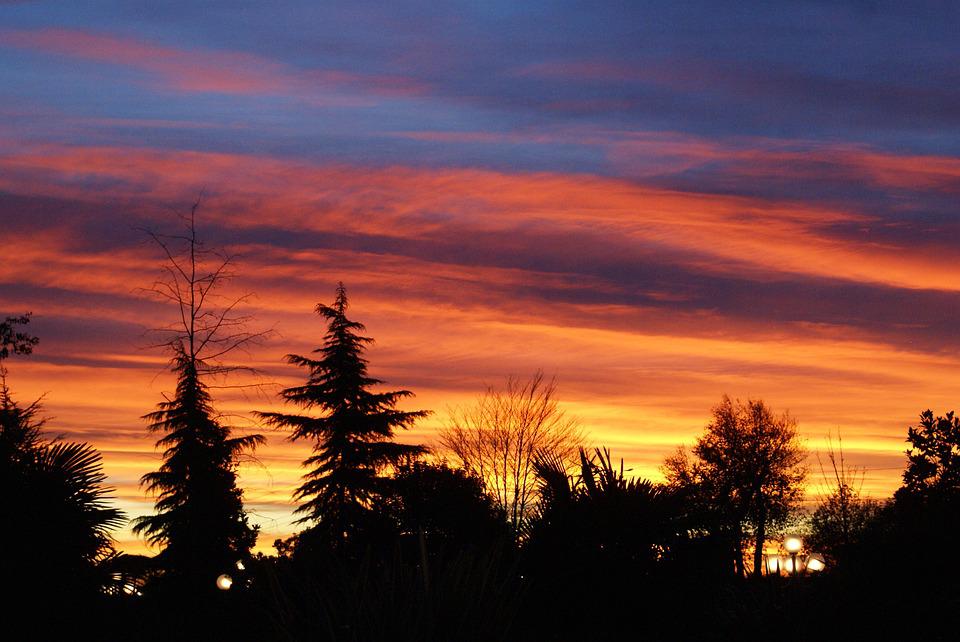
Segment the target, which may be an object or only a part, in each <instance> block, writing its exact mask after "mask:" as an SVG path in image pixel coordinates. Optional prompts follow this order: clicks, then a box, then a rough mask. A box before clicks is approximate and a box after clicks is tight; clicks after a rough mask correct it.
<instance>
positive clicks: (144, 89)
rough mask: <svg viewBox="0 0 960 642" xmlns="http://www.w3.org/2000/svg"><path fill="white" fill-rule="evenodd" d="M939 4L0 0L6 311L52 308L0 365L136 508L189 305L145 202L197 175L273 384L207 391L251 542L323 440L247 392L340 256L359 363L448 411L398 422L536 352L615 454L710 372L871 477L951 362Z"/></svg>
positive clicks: (815, 448) (944, 36) (952, 34)
mask: <svg viewBox="0 0 960 642" xmlns="http://www.w3.org/2000/svg"><path fill="white" fill-rule="evenodd" d="M958 29H960V6H958V5H957V4H956V3H951V2H916V3H901V2H881V1H877V2H872V1H869V0H860V1H850V2H833V1H831V2H826V1H813V0H811V1H807V2H803V1H792V2H778V1H772V2H763V3H746V2H717V1H711V2H673V1H671V2H612V1H611V2H549V3H546V2H525V3H516V2H502V1H499V0H490V1H486V2H470V3H467V2H446V3H434V2H389V3H384V2H363V1H357V0H354V1H351V2H324V3H317V2H306V1H304V2H296V1H284V2H280V1H277V2H271V3H262V2H238V1H235V0H230V1H223V2H220V1H209V2H202V3H198V2H184V1H178V2H140V1H136V0H117V1H114V2H100V1H95V0H89V1H86V2H73V1H69V2H39V1H38V2H31V1H23V2H18V1H9V0H0V223H2V228H3V231H4V234H3V239H4V245H5V248H4V249H5V251H4V256H3V260H2V262H0V315H4V316H5V315H12V314H20V313H22V312H25V311H32V312H33V315H34V317H33V322H32V323H31V326H30V329H31V330H32V331H33V332H34V333H35V334H36V335H38V336H39V337H40V339H41V343H40V345H39V346H38V348H37V350H36V352H35V354H33V355H32V356H30V357H28V358H17V359H15V360H10V362H9V363H8V366H9V368H10V384H11V386H12V388H13V390H14V392H15V394H16V395H17V397H18V398H19V399H20V400H21V401H22V402H28V401H31V400H33V399H35V398H37V397H39V396H41V395H43V403H44V406H45V409H46V413H47V414H48V415H49V416H50V417H51V419H50V421H49V423H48V429H49V430H50V432H51V434H56V435H62V436H63V437H65V438H68V439H75V440H84V441H89V442H90V443H92V444H93V445H95V446H96V447H97V448H98V449H100V450H101V452H102V453H103V458H104V465H105V470H106V472H107V474H108V476H109V483H110V484H111V485H112V486H114V487H115V488H116V496H117V501H118V504H119V505H120V506H121V507H122V508H123V509H124V510H125V511H127V513H128V515H130V516H136V515H140V514H144V513H146V512H149V511H150V510H151V506H152V499H151V498H150V497H148V496H147V495H145V493H144V492H143V491H142V490H141V489H140V488H139V487H138V479H139V477H140V476H141V475H142V474H144V473H146V472H148V471H150V470H153V469H155V468H156V467H157V466H158V463H159V458H160V454H159V453H158V451H157V450H156V449H155V448H154V446H153V443H154V441H155V439H156V435H151V434H149V433H148V432H147V430H146V424H145V422H144V421H143V420H142V419H141V416H142V415H143V414H145V413H147V412H149V411H150V410H152V409H153V407H154V406H155V404H156V403H157V402H159V401H161V400H162V399H163V395H164V394H165V393H167V394H169V392H170V391H171V390H172V389H173V386H174V381H173V378H172V376H171V375H170V374H169V372H168V371H166V370H165V364H166V356H165V355H164V354H163V353H162V352H159V351H157V350H155V349H151V348H150V345H151V338H150V334H149V332H148V330H149V329H150V328H155V327H158V326H162V325H165V324H167V323H170V322H172V321H174V320H175V314H176V312H175V310H174V309H172V308H171V307H170V306H169V305H165V304H163V303H162V302H159V301H157V300H155V299H152V298H151V297H150V296H149V294H148V293H147V292H146V291H145V289H146V288H149V286H150V284H151V283H153V281H154V280H155V279H156V278H157V276H158V275H159V273H160V272H159V270H160V266H161V263H162V258H163V257H162V254H161V253H160V252H159V250H158V248H157V247H156V246H155V245H152V244H151V242H150V240H149V237H148V235H147V233H146V232H145V230H154V231H158V232H175V231H177V229H178V225H179V224H180V220H179V218H178V215H182V214H184V213H185V212H188V211H189V208H190V205H191V204H192V203H193V202H195V201H196V200H197V198H198V197H199V196H200V195H201V194H202V195H203V198H202V203H201V206H200V209H199V213H198V216H199V227H200V233H201V235H202V236H203V238H204V239H205V240H206V241H207V243H209V244H210V245H212V246H217V247H221V248H224V249H225V250H226V251H229V252H231V253H233V254H235V255H236V256H237V259H238V262H237V267H236V273H235V276H234V278H233V280H232V282H231V284H230V285H229V287H228V289H227V290H225V292H224V294H225V296H230V295H234V294H241V293H245V292H252V293H254V295H255V297H254V298H253V299H251V300H250V302H249V304H248V305H247V306H246V307H245V309H244V310H243V312H244V313H248V314H250V315H252V316H253V317H254V319H255V321H254V325H255V326H256V327H257V328H262V329H271V330H273V334H272V336H271V338H270V339H269V340H268V341H267V342H265V343H264V344H262V345H260V346H258V347H256V348H255V349H253V350H251V351H250V353H249V354H247V355H241V356H240V357H239V358H240V361H241V362H242V363H243V364H244V365H250V366H255V367H257V368H259V369H260V371H261V374H260V376H259V378H258V379H257V380H256V381H257V382H259V383H261V384H262V386H261V387H260V388H254V389H236V388H231V389H223V390H218V391H217V403H218V408H219V409H220V410H221V411H222V412H223V413H224V416H225V420H226V421H229V422H230V423H232V424H233V425H235V426H236V430H237V431H239V432H250V431H257V430H259V431H260V432H263V433H264V434H265V435H266V436H267V438H268V442H267V445H266V446H265V447H263V448H261V449H260V450H259V451H258V453H257V456H256V459H255V460H250V461H247V462H244V464H243V466H242V467H241V483H242V485H243V487H244V489H245V499H246V503H247V507H248V508H249V509H250V510H251V512H252V514H253V517H252V521H253V522H256V523H259V524H260V525H261V530H262V532H261V537H260V542H259V545H260V547H261V548H263V549H268V548H269V547H270V544H271V543H272V541H273V539H275V538H276V537H279V536H283V535H287V534H289V533H290V532H292V531H293V530H294V528H295V527H294V526H292V524H291V521H292V519H291V510H292V503H291V499H290V493H291V490H292V489H293V488H294V487H295V486H296V485H297V483H298V477H299V475H300V474H301V473H302V471H301V469H300V467H299V462H300V461H301V460H302V459H304V458H305V457H306V456H308V454H309V448H310V446H309V444H306V443H300V442H298V443H291V442H289V441H288V440H287V439H286V435H285V434H284V433H282V432H279V431H276V430H273V429H267V428H258V427H257V426H255V425H254V424H253V420H252V411H254V410H271V409H278V408H279V407H280V406H279V405H278V404H277V402H276V392H277V390H278V389H279V388H280V387H283V386H289V385H293V384H296V383H297V382H298V381H300V380H302V378H303V376H304V373H303V372H301V371H299V370H298V369H297V368H295V367H292V366H288V365H285V364H284V362H283V356H284V355H285V354H287V353H297V354H303V353H306V352H308V351H309V350H311V349H313V348H314V347H316V346H317V345H319V342H320V341H321V340H322V335H323V332H324V326H323V324H322V322H321V319H320V318H319V317H318V316H316V315H315V314H314V313H313V309H314V306H315V305H316V304H317V303H319V302H324V303H330V302H331V301H332V299H333V296H334V289H335V287H336V284H337V282H338V281H343V282H344V283H345V284H346V287H347V291H348V293H349V295H350V300H351V307H350V313H351V315H352V316H353V317H354V318H355V319H356V320H358V321H361V322H363V323H365V324H366V326H367V329H368V334H369V335H371V336H373V337H374V338H375V339H376V343H375V344H374V346H373V347H372V348H371V349H370V352H369V355H368V356H369V358H370V361H371V365H370V370H371V374H372V375H373V376H376V377H378V378H381V379H384V380H386V381H387V382H388V385H389V386H390V387H392V388H405V389H409V390H412V391H413V392H414V393H415V394H416V397H415V398H413V399H412V400H409V401H406V402H404V407H405V408H407V409H411V410H413V409H429V410H432V411H434V412H433V414H432V415H431V416H430V417H429V418H428V419H426V420H424V421H422V422H420V423H419V424H418V425H417V426H416V427H415V428H414V429H412V430H410V431H407V432H405V433H404V434H402V435H400V439H401V440H403V441H405V442H408V443H426V444H431V443H434V442H435V440H436V435H437V430H438V429H439V428H440V427H441V426H442V425H443V424H444V420H445V417H446V414H447V410H448V409H449V408H451V407H454V406H457V405H462V404H468V403H470V402H471V400H472V399H475V398H476V396H477V394H479V393H480V392H481V391H482V390H483V389H484V388H485V387H486V386H488V385H493V386H496V385H498V384H499V383H500V382H502V381H503V380H504V379H505V377H507V376H508V375H511V374H513V375H518V376H527V375H529V374H532V373H533V372H535V371H536V370H538V369H542V370H543V371H544V372H545V373H547V374H548V375H550V376H555V377H556V380H557V385H558V396H559V397H560V399H561V400H562V402H563V407H564V408H565V410H566V412H568V413H570V414H571V415H574V416H576V417H578V418H579V420H580V422H581V424H582V426H583V428H584V429H585V430H586V431H587V433H588V441H589V443H591V444H597V445H605V446H608V447H610V448H611V449H612V454H613V456H614V457H615V458H618V457H622V458H623V459H624V460H625V462H626V465H627V467H628V468H630V469H631V471H632V473H633V474H636V475H642V476H647V477H651V478H653V479H659V478H660V472H659V466H660V464H661V462H662V460H663V458H664V457H665V456H666V455H668V454H670V453H671V452H672V451H673V450H674V449H675V448H676V447H677V446H678V445H680V444H687V445H689V444H691V443H692V442H693V441H694V440H695V438H696V437H697V435H698V434H699V433H700V432H701V431H702V430H703V427H704V426H705V425H706V423H707V422H708V420H709V416H710V409H711V407H713V406H714V405H715V404H717V403H718V402H719V401H720V399H721V397H722V395H724V394H729V395H730V396H731V397H736V398H742V399H746V398H762V399H763V400H765V401H766V402H767V403H768V404H769V405H770V406H772V407H773V408H774V409H775V410H778V411H786V410H789V412H790V414H791V415H792V416H794V417H795V418H796V419H797V420H798V422H799V424H798V425H799V430H800V432H801V435H802V436H803V438H804V440H805V442H806V444H807V446H808V448H809V449H810V451H811V458H810V460H809V463H810V467H811V477H810V497H811V498H813V497H815V495H816V493H817V492H818V489H819V488H821V487H822V485H821V483H820V481H819V480H820V467H819V464H818V462H817V457H816V454H817V453H819V454H820V457H821V459H822V458H823V456H824V452H825V451H824V448H825V444H826V440H827V436H828V435H830V434H832V435H833V439H834V441H836V438H837V435H838V434H839V435H841V436H842V439H843V447H844V451H845V454H846V457H847V460H848V463H851V464H853V465H856V466H859V467H862V468H863V469H865V470H864V492H865V493H866V494H869V495H870V496H872V497H875V498H882V497H886V496H889V495H890V494H891V493H892V491H893V490H894V489H896V488H897V487H898V485H899V482H900V473H901V471H902V468H903V466H904V463H905V458H904V455H903V451H904V449H905V446H906V444H905V443H904V439H905V436H906V429H907V426H909V425H911V424H913V423H915V421H916V419H917V416H918V414H919V413H920V412H921V411H922V410H924V409H926V408H931V409H933V410H934V411H935V412H938V413H943V412H946V411H947V410H950V409H953V408H954V407H956V403H957V395H956V389H957V385H958V383H960V376H958V375H957V372H958V366H960V334H958V333H957V330H956V327H957V326H956V323H957V321H956V320H957V317H958V313H960V244H958V242H957V241H958V240H960V220H958V196H960V66H958V65H957V60H958V59H960V45H958V40H957V37H956V35H957V33H958ZM239 383H251V381H250V380H249V379H247V380H244V381H243V382H238V385H239ZM117 536H118V539H119V540H120V545H121V547H122V548H123V549H124V550H128V551H137V552H139V551H142V550H145V549H144V544H143V543H142V542H139V541H138V540H137V539H136V538H135V537H133V536H132V535H131V534H130V533H129V531H128V530H124V531H122V532H120V533H118V535H117Z"/></svg>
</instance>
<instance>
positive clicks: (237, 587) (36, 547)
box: [0, 214, 960, 640]
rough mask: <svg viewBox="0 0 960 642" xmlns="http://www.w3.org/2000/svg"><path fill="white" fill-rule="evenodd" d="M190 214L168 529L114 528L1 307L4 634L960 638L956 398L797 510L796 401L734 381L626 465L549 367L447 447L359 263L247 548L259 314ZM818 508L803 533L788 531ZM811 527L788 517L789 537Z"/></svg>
mask: <svg viewBox="0 0 960 642" xmlns="http://www.w3.org/2000/svg"><path fill="white" fill-rule="evenodd" d="M186 221H187V228H186V232H185V233H184V234H180V235H177V236H170V237H167V236H161V235H153V238H154V240H155V241H156V242H157V244H158V246H159V247H160V248H161V249H162V250H163V252H164V255H165V257H166V264H165V268H164V276H163V277H162V278H161V279H159V280H158V281H157V282H156V284H155V285H154V287H153V290H154V292H155V293H156V294H157V295H158V296H160V297H162V298H163V299H165V300H167V301H169V302H170V304H171V305H172V306H174V307H175V309H176V311H177V315H176V316H177V318H178V321H177V323H176V324H175V325H173V326H170V327H169V328H166V329H164V330H163V332H162V334H161V340H159V341H158V345H160V346H162V347H163V349H165V350H166V351H167V353H168V354H169V355H170V357H171V361H170V370H171V373H172V374H173V375H174V376H175V378H176V382H177V385H176V389H175V392H174V393H173V394H172V395H171V396H170V397H169V398H165V399H164V400H162V401H161V402H160V403H159V404H158V406H157V408H156V409H155V410H154V411H152V412H150V413H148V414H147V415H145V420H146V422H147V426H148V429H149V430H150V431H151V432H152V433H154V434H156V435H157V445H158V447H159V448H160V449H161V450H162V451H163V460H162V463H161V466H160V468H159V469H158V470H156V471H153V472H150V473H148V474H147V475H145V476H144V477H143V479H142V485H143V487H144V489H145V491H147V492H148V493H150V494H151V495H152V496H153V497H154V498H155V511H154V513H153V514H151V515H147V516H143V517H139V518H137V519H136V520H135V521H134V531H135V532H137V533H140V534H141V535H143V536H144V537H145V538H146V539H147V540H148V541H149V542H151V543H152V544H154V545H156V546H157V547H158V548H159V551H160V552H159V553H158V554H157V555H156V556H155V557H152V558H146V557H141V556H131V555H123V554H118V553H117V552H116V551H115V550H114V548H113V544H112V540H111V538H110V533H111V531H113V530H114V529H116V528H117V527H119V526H120V525H122V524H123V523H124V522H125V518H124V516H122V515H121V514H120V512H119V511H117V510H116V509H115V508H112V507H111V505H110V492H109V490H108V489H107V488H105V486H104V481H105V478H104V475H103V473H102V470H101V461H100V456H99V454H98V453H97V452H96V451H95V450H94V449H92V448H91V447H90V446H89V445H86V444H74V443H68V442H64V441H62V440H58V439H56V438H50V437H48V436H47V435H46V434H45V431H44V425H43V424H44V420H43V418H42V416H41V414H40V412H41V409H40V406H39V402H34V403H32V404H30V405H27V406H23V405H21V404H19V403H18V402H17V401H16V400H15V398H14V396H13V393H12V392H11V390H10V389H9V387H8V385H7V374H8V373H7V369H6V360H7V359H9V358H10V357H13V356H15V355H29V354H30V352H31V351H32V349H33V348H34V347H35V346H36V345H37V339H36V338H35V337H33V336H32V335H30V333H29V332H27V323H28V322H29V316H21V317H8V318H7V319H6V320H5V321H3V322H0V340H2V347H0V383H2V386H0V475H2V477H0V480H2V484H0V488H2V489H3V497H2V501H3V506H4V508H5V512H6V514H7V515H8V518H7V527H6V528H4V529H0V532H2V533H3V535H2V537H3V544H4V546H3V553H2V554H0V562H2V576H3V577H4V579H5V580H6V583H7V585H8V586H13V587H16V588H17V590H16V591H15V595H14V597H12V598H10V599H9V600H7V606H8V609H7V613H8V615H7V616H6V618H5V626H6V629H7V631H8V632H9V633H10V634H11V636H13V637H12V639H38V640H40V639H43V640H45V639H59V638H63V637H64V636H68V637H69V638H71V639H98V640H110V639H145V640H150V639H157V640H160V639H191V640H192V639H198V638H201V637H212V638H213V639H242V640H247V639H249V640H254V639H256V640H262V639H269V640H274V639H276V640H308V639H309V640H513V639H529V640H572V639H599V638H605V637H609V636H611V635H623V634H630V635H631V637H640V638H647V639H663V640H674V639H762V638H769V637H773V636H775V637H777V638H781V639H809V638H821V639H840V638H852V639H860V638H862V637H866V636H869V635H873V636H875V637H878V639H890V638H892V637H911V638H912V637H917V636H920V635H924V636H927V637H931V638H933V639H951V638H952V637H953V635H954V631H953V629H954V628H955V626H954V625H953V624H952V623H951V619H950V618H949V617H948V614H949V613H950V612H951V609H952V608H953V607H955V606H956V604H957V601H958V600H960V590H958V585H957V581H956V579H955V575H954V574H953V573H952V571H951V570H949V569H941V568H940V567H939V565H938V562H939V561H940V560H942V559H945V558H946V559H949V556H950V554H951V553H952V548H951V547H950V543H951V542H952V540H953V538H954V533H955V530H954V527H955V526H956V525H957V521H958V520H957V515H958V512H957V507H958V503H957V497H958V491H960V420H958V419H957V418H956V417H955V416H954V415H953V413H948V414H947V415H946V416H942V417H938V416H934V414H933V413H932V412H930V411H926V412H924V413H923V414H922V415H921V417H920V422H919V423H918V424H917V425H916V426H912V427H910V428H909V429H908V433H907V440H908V442H909V449H908V451H907V454H908V457H909V463H908V466H907V468H906V470H905V471H904V474H903V480H904V483H903V486H902V487H901V488H900V489H899V490H898V491H897V492H896V494H895V495H894V497H893V498H892V499H890V500H889V501H886V502H878V501H875V500H870V499H867V498H864V497H862V496H861V495H860V492H859V487H858V483H857V475H856V472H855V471H853V470H852V469H850V468H848V467H847V466H846V463H845V461H844V459H843V453H842V449H841V450H840V451H839V452H836V453H835V452H832V451H831V453H830V454H829V461H830V465H829V466H828V467H827V468H828V471H829V472H830V473H831V474H832V476H833V482H834V483H833V488H832V491H831V492H830V493H829V494H828V495H827V496H826V497H825V498H823V499H822V500H821V502H820V503H819V505H818V507H817V508H816V510H815V512H814V513H813V514H812V516H805V515H804V514H803V513H802V511H801V510H800V506H801V500H802V495H803V488H804V484H805V481H806V479H807V477H808V464H807V456H806V452H805V450H804V448H803V447H802V444H801V443H800V441H799V439H798V436H797V424H796V421H795V420H794V419H793V418H792V417H791V416H790V415H789V414H787V413H777V412H775V411H774V410H772V409H771V408H770V407H768V406H767V405H766V404H765V403H763V402H762V401H759V400H747V401H740V400H732V399H729V398H726V397H724V398H723V399H722V400H721V401H720V403H718V404H717V406H716V407H714V408H713V410H712V415H711V418H710V420H709V422H708V423H707V425H706V427H705V429H704V432H703V434H702V435H701V436H700V437H699V438H698V439H697V441H696V443H695V444H694V446H693V447H692V448H690V449H689V450H685V449H679V450H678V451H677V452H676V453H675V454H674V455H672V456H670V457H668V458H667V459H666V460H665V462H664V465H663V472H664V477H665V480H666V481H665V482H663V483H654V482H652V481H649V480H644V479H637V478H634V477H632V476H630V475H629V474H628V473H629V471H625V470H624V468H623V462H622V460H621V461H618V460H615V459H614V458H613V456H612V455H611V453H610V451H609V450H607V449H604V448H602V447H599V448H587V447H585V445H584V443H583V442H584V440H585V437H584V434H583V431H582V430H581V428H580V426H579V424H578V422H577V421H576V420H575V419H574V418H571V417H569V416H567V415H565V413H564V412H563V410H562V409H561V407H560V405H559V404H558V401H557V398H556V386H555V382H554V381H552V380H550V379H547V378H545V377H544V376H543V375H542V373H536V374H535V375H534V376H532V377H530V378H528V379H524V378H514V377H511V378H509V379H508V380H507V381H506V383H505V385H503V386H502V387H491V388H489V389H487V390H486V391H484V392H483V393H482V394H481V395H480V396H479V397H478V399H477V401H476V402H475V403H474V404H472V405H470V406H467V407H463V408H458V409H454V410H453V411H451V412H450V415H449V417H448V419H447V421H446V422H445V427H444V428H443V430H442V432H441V435H440V438H439V440H438V442H439V446H438V447H437V448H436V449H434V450H433V451H431V450H430V449H428V448H427V447H425V446H413V445H407V444H401V443H398V442H397V441H396V440H395V435H396V431H398V430H402V429H406V428H409V427H411V426H412V425H414V423H415V422H416V421H417V420H419V419H421V418H423V417H424V416H426V414H427V412H426V411H405V410H401V409H399V408H398V404H399V402H400V401H401V400H403V399H405V398H408V397H411V396H412V393H410V391H407V390H396V391H384V390H383V388H384V386H383V384H384V382H382V381H380V380H378V379H376V378H374V377H372V376H371V375H370V373H369V372H368V361H367V359H366V357H365V354H366V348H367V346H368V345H369V344H370V343H371V342H372V339H371V338H369V337H366V336H364V334H363V333H364V327H363V325H362V324H361V323H359V322H357V321H355V320H353V319H351V318H350V317H349V316H348V309H349V301H348V298H347V292H346V290H345V288H344V287H343V285H342V284H341V285H340V286H339V287H338V288H337V290H336V294H335V298H334V300H333V302H332V303H331V304H330V305H324V304H320V305H318V306H317V308H316V311H317V313H318V315H319V316H320V318H321V320H322V325H321V326H320V327H321V329H322V337H321V338H320V340H319V341H318V344H319V345H318V347H317V348H316V349H315V350H313V351H312V352H311V353H310V354H309V355H287V357H286V361H287V363H289V364H290V365H291V366H293V367H297V368H300V369H301V370H302V372H303V373H304V380H303V382H302V384H300V385H297V386H294V387H291V388H287V389H285V390H282V391H281V392H280V397H281V398H282V400H283V401H284V402H285V406H284V411H283V412H261V413H257V417H258V418H259V420H260V422H261V423H262V425H263V426H265V427H272V428H275V429H279V430H282V431H283V432H284V433H285V434H286V435H287V436H288V437H289V438H290V439H293V440H295V441H302V442H304V443H305V444H308V445H309V446H310V447H311V449H312V453H311V455H310V456H309V457H308V458H307V459H306V460H305V461H304V462H303V466H304V470H305V474H304V476H303V480H302V483H301V485H300V486H299V488H298V489H297V490H296V493H295V496H294V498H295V500H296V501H297V503H298V508H297V513H298V515H299V518H300V521H299V524H300V526H301V529H300V530H299V532H297V533H296V534H295V535H293V536H292V537H290V538H289V539H286V540H281V541H277V542H275V544H274V547H275V550H276V553H275V554H273V555H263V554H252V553H251V551H252V549H253V547H254V544H255V542H256V540H257V535H258V528H257V526H256V525H255V524H252V523H251V521H250V518H249V515H248V513H247V511H246V510H245V509H244V505H243V492H242V489H241V488H239V487H238V485H237V467H238V465H239V463H240V461H241V458H242V456H243V455H244V454H245V453H249V452H251V451H252V450H253V449H255V448H256V447H257V446H259V445H261V444H262V443H263V442H264V438H263V437H262V436H261V435H237V434H235V431H234V430H232V429H231V428H230V427H229V426H228V425H226V424H225V423H224V421H223V419H222V416H221V415H220V414H219V413H218V412H217V411H216V407H215V399H214V397H213V395H212V393H211V390H212V387H213V386H214V385H216V382H217V381H219V380H220V378H221V377H223V376H226V375H229V374H230V373H232V372H234V371H236V370H238V369H243V367H244V366H242V365H239V366H238V365H236V364H233V363H232V362H231V361H230V357H231V355H233V354H234V353H236V351H238V350H242V349H243V348H244V347H245V346H249V345H250V344H251V343H254V342H256V341H258V340H260V339H262V338H263V337H264V336H265V334H264V333H261V332H257V331H252V330H250V329H249V323H250V321H251V320H250V319H248V318H245V317H243V316H238V315H237V313H236V310H237V309H238V307H239V306H240V305H241V304H242V303H243V298H241V299H234V300H222V299H220V298H219V295H220V291H221V290H222V285H223V282H224V280H225V279H226V278H228V277H229V276H230V273H231V266H232V259H231V257H229V256H226V255H223V254H221V253H219V252H215V251H213V250H211V249H209V248H207V247H205V246H204V245H203V244H202V243H200V241H199V240H198V238H197V234H196V228H195V225H194V217H193V214H191V216H190V217H189V218H188V219H186ZM786 535H800V536H801V538H802V540H803V542H804V544H803V545H800V544H797V546H802V549H801V550H799V551H797V550H789V549H790V548H791V547H788V548H787V549H784V548H782V545H781V544H780V542H782V541H783V538H784V537H785V536H786ZM791 543H792V542H791Z"/></svg>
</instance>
